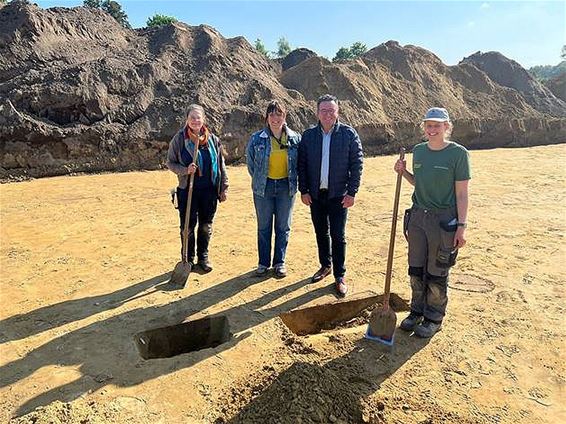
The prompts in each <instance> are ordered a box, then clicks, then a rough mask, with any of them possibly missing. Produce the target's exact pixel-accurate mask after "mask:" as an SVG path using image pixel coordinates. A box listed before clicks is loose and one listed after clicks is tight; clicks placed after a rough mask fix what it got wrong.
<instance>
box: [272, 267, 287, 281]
mask: <svg viewBox="0 0 566 424" xmlns="http://www.w3.org/2000/svg"><path fill="white" fill-rule="evenodd" d="M274 268H275V276H276V277H278V278H283V277H286V276H287V267H286V266H285V264H277V265H275V267H274Z"/></svg>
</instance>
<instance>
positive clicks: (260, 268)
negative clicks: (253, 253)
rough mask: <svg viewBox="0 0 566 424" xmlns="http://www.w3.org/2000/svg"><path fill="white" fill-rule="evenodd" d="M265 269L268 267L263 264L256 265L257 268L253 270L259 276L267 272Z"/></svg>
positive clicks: (267, 269)
mask: <svg viewBox="0 0 566 424" xmlns="http://www.w3.org/2000/svg"><path fill="white" fill-rule="evenodd" d="M267 271H269V267H266V266H265V265H258V267H257V269H256V270H255V275H257V276H258V277H261V276H263V275H265V274H267Z"/></svg>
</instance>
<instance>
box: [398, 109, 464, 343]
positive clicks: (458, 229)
mask: <svg viewBox="0 0 566 424" xmlns="http://www.w3.org/2000/svg"><path fill="white" fill-rule="evenodd" d="M421 128H422V129H423V131H424V136H425V138H426V139H427V141H426V142H424V143H420V144H417V145H416V146H415V147H414V149H413V173H411V172H409V171H408V170H407V169H406V162H405V161H404V160H403V161H401V160H397V162H396V163H395V167H394V169H395V171H396V172H397V173H399V174H401V175H403V177H405V179H406V180H407V181H408V182H409V183H411V185H413V186H414V187H415V190H414V193H413V197H412V200H413V206H412V208H411V209H410V210H408V211H407V214H408V222H406V223H405V224H406V226H405V234H406V236H407V239H408V242H409V277H410V280H411V289H412V296H411V313H410V314H409V316H408V317H407V318H405V319H404V320H403V321H402V322H401V325H400V328H401V329H403V330H406V331H414V332H415V334H416V335H417V336H419V337H425V338H428V337H432V336H433V335H434V334H435V333H436V332H437V331H439V330H440V328H441V324H442V320H443V318H444V315H445V312H446V305H447V302H448V297H447V287H448V272H449V269H450V267H451V266H453V265H454V263H455V260H456V255H457V253H458V249H459V248H462V247H463V246H464V245H465V244H466V239H465V231H466V221H467V218H468V182H469V180H470V162H469V155H468V151H467V150H466V148H465V147H463V146H461V145H460V144H458V143H456V142H454V141H450V140H449V137H450V134H451V132H452V123H451V122H450V117H449V115H448V111H447V110H446V109H444V108H439V107H433V108H431V109H429V110H428V111H427V113H426V115H425V117H424V119H423V121H422V124H421ZM406 221H407V220H406Z"/></svg>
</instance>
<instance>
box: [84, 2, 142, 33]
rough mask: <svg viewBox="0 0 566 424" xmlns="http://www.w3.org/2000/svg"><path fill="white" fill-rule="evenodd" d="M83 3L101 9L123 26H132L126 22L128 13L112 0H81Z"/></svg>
mask: <svg viewBox="0 0 566 424" xmlns="http://www.w3.org/2000/svg"><path fill="white" fill-rule="evenodd" d="M83 5H85V6H87V7H93V8H95V9H102V10H104V11H105V12H106V13H108V14H109V15H110V16H112V17H113V18H114V19H116V20H117V21H118V23H119V24H120V25H122V26H123V27H124V28H132V27H131V25H130V23H129V22H128V15H126V13H125V12H124V11H123V10H122V6H121V5H120V3H118V2H117V1H114V0H103V1H101V0H83Z"/></svg>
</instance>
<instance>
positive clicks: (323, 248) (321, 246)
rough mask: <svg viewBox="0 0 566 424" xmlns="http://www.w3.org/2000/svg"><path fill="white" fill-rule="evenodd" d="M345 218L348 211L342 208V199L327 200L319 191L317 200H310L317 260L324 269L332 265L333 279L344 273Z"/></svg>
mask: <svg viewBox="0 0 566 424" xmlns="http://www.w3.org/2000/svg"><path fill="white" fill-rule="evenodd" d="M347 217H348V209H347V208H344V207H343V206H342V197H337V198H334V199H328V198H327V196H326V192H324V191H322V190H321V193H320V194H319V197H318V199H312V204H311V219H312V223H313V226H314V232H315V234H316V243H317V245H318V260H319V262H320V265H321V266H325V267H328V266H330V264H331V263H332V269H333V274H334V277H335V278H339V277H343V276H344V274H345V273H346V267H345V265H344V261H345V258H346V218H347ZM331 240H332V245H331V244H330V242H331ZM331 261H332V262H331Z"/></svg>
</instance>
